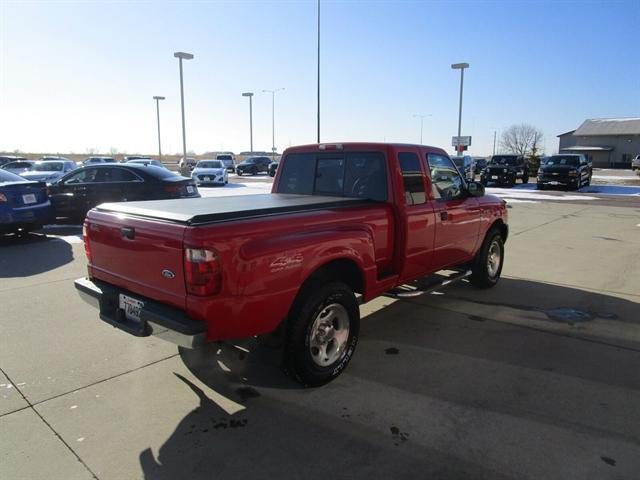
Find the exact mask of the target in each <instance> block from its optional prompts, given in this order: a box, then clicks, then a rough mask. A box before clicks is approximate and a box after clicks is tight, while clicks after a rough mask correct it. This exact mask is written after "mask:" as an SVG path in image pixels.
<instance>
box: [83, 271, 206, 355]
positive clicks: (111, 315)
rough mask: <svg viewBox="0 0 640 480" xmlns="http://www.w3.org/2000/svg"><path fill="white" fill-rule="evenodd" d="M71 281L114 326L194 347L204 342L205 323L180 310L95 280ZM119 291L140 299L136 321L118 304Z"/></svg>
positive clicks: (85, 298)
mask: <svg viewBox="0 0 640 480" xmlns="http://www.w3.org/2000/svg"><path fill="white" fill-rule="evenodd" d="M74 284H75V287H76V290H77V291H78V294H79V295H80V298H82V299H83V300H84V301H85V302H87V303H88V304H89V305H91V306H92V307H95V308H96V309H98V312H99V316H100V319H101V320H102V321H104V322H106V323H108V324H109V325H111V326H113V327H115V328H118V329H120V330H123V331H125V332H127V333H129V334H131V335H134V336H136V337H148V336H149V335H154V336H156V337H159V338H161V339H163V340H165V341H168V342H171V343H174V344H176V345H180V346H182V347H187V348H196V347H199V346H201V345H203V344H204V343H205V339H206V337H207V324H206V323H205V322H199V321H196V320H192V319H191V318H189V317H187V315H185V313H184V312H183V311H181V310H178V309H176V308H173V307H169V306H167V305H164V304H162V303H159V302H156V301H154V300H150V299H148V298H145V297H141V296H140V295H135V294H130V293H129V292H127V291H125V290H121V289H119V288H117V287H115V286H113V285H111V284H108V283H106V282H101V281H98V280H93V281H92V280H89V279H86V278H79V279H77V280H76V281H75V282H74ZM121 293H124V294H126V295H127V296H130V297H133V298H135V299H137V300H140V301H142V302H144V306H143V307H142V310H141V312H140V322H136V321H132V320H129V319H127V318H126V317H125V315H124V311H123V310H122V309H120V308H119V295H120V294H121Z"/></svg>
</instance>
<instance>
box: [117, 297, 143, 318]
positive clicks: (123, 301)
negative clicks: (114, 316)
mask: <svg viewBox="0 0 640 480" xmlns="http://www.w3.org/2000/svg"><path fill="white" fill-rule="evenodd" d="M119 300H120V302H119V303H120V308H121V309H122V310H124V316H125V317H127V320H133V321H135V322H139V321H140V312H141V311H142V307H144V302H141V301H140V300H136V299H135V298H131V297H128V296H127V295H124V294H122V293H121V294H120V298H119Z"/></svg>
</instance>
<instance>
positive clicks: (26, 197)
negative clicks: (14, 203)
mask: <svg viewBox="0 0 640 480" xmlns="http://www.w3.org/2000/svg"><path fill="white" fill-rule="evenodd" d="M22 201H23V202H24V203H25V205H26V204H29V203H36V196H35V195H34V194H33V193H28V194H26V195H22Z"/></svg>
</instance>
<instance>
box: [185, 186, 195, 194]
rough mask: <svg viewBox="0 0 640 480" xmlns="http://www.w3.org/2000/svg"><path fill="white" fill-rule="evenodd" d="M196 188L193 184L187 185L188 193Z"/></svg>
mask: <svg viewBox="0 0 640 480" xmlns="http://www.w3.org/2000/svg"><path fill="white" fill-rule="evenodd" d="M193 192H195V189H194V188H193V187H192V186H191V185H187V193H193Z"/></svg>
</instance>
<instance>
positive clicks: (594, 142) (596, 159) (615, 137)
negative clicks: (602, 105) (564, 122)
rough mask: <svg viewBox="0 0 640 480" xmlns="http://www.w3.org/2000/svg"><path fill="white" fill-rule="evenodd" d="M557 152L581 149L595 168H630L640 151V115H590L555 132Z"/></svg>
mask: <svg viewBox="0 0 640 480" xmlns="http://www.w3.org/2000/svg"><path fill="white" fill-rule="evenodd" d="M558 138H559V139H560V146H559V148H558V152H559V153H583V154H585V155H587V156H588V157H589V159H590V160H591V161H592V162H593V166H594V167H599V168H607V167H608V168H631V159H632V158H633V157H634V156H636V155H640V117H634V118H593V119H590V120H585V121H584V122H583V123H582V125H580V126H579V127H578V128H577V129H576V130H572V131H570V132H567V133H563V134H561V135H558Z"/></svg>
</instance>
